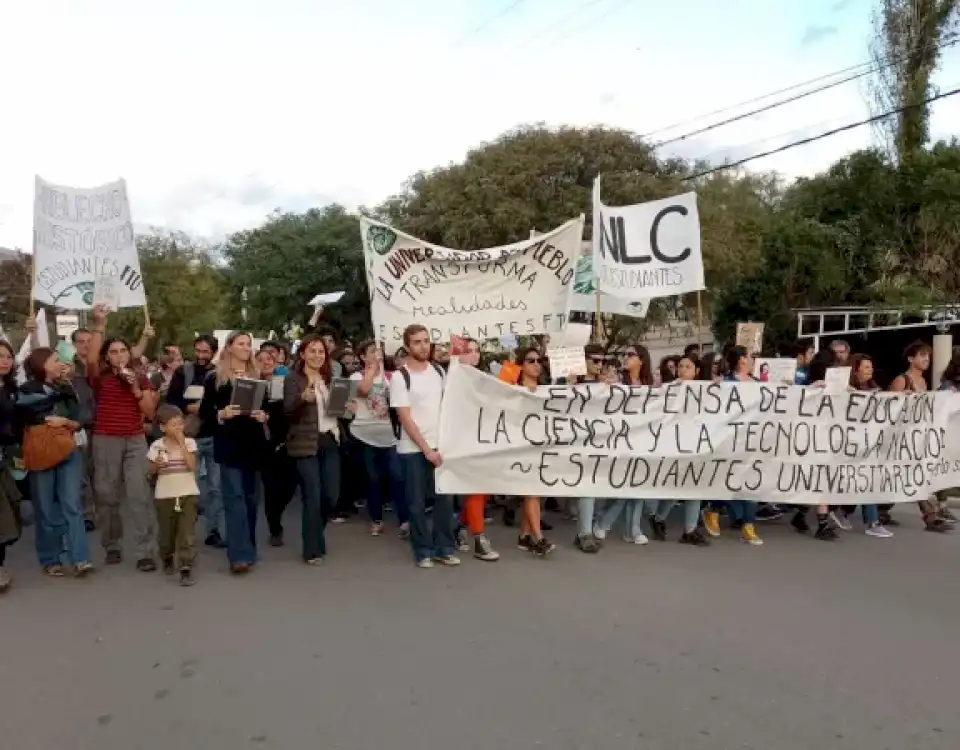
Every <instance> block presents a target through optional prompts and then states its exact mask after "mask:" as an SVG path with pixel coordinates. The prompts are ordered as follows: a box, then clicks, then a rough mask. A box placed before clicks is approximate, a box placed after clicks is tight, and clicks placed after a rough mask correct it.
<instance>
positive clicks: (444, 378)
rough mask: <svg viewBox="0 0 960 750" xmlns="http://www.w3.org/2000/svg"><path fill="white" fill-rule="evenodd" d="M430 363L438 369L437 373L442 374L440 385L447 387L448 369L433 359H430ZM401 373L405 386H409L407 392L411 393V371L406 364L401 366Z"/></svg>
mask: <svg viewBox="0 0 960 750" xmlns="http://www.w3.org/2000/svg"><path fill="white" fill-rule="evenodd" d="M430 364H431V365H433V369H434V370H436V371H437V375H439V376H440V387H441V389H442V388H444V387H446V385H447V373H446V371H445V370H444V369H443V368H442V367H441V366H440V365H438V364H437V363H436V362H434V361H433V360H432V359H431V360H430ZM400 375H401V377H402V378H403V384H404V385H405V386H407V392H408V393H409V392H410V371H409V370H407V366H406V365H404V366H403V367H401V368H400Z"/></svg>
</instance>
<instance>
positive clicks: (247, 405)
mask: <svg viewBox="0 0 960 750" xmlns="http://www.w3.org/2000/svg"><path fill="white" fill-rule="evenodd" d="M266 392H267V384H266V382H265V381H263V380H254V379H253V378H237V379H236V380H235V381H234V383H233V393H231V394H230V406H234V407H236V408H237V409H239V410H240V411H242V412H243V413H244V414H249V413H250V412H253V411H259V410H260V409H262V408H263V397H264V395H265V394H266Z"/></svg>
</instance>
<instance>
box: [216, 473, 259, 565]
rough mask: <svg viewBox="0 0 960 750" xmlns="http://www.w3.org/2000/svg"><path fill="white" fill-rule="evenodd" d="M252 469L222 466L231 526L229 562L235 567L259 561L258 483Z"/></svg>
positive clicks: (229, 530)
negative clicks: (238, 564) (239, 564)
mask: <svg viewBox="0 0 960 750" xmlns="http://www.w3.org/2000/svg"><path fill="white" fill-rule="evenodd" d="M258 479H259V472H258V471H257V470H256V469H251V468H248V467H244V468H240V467H238V466H225V465H221V466H220V487H221V489H222V490H223V515H224V519H225V520H226V524H227V560H229V561H230V564H231V565H236V564H237V563H245V564H247V565H253V563H255V562H256V561H257V484H258V482H257V480H258Z"/></svg>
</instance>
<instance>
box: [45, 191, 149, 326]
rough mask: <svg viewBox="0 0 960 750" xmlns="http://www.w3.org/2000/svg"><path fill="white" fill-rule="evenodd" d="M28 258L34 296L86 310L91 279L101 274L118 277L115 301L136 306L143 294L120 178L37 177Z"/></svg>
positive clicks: (134, 240) (128, 206) (128, 210)
mask: <svg viewBox="0 0 960 750" xmlns="http://www.w3.org/2000/svg"><path fill="white" fill-rule="evenodd" d="M33 262H34V264H35V266H36V279H37V281H36V285H35V287H34V290H33V294H34V297H35V298H36V300H37V301H38V302H45V303H47V304H50V305H56V306H57V307H61V308H64V309H67V310H88V309H90V308H91V307H92V306H93V290H94V286H95V280H96V279H97V278H98V277H102V276H107V277H113V278H115V279H117V281H118V282H119V286H120V307H139V306H142V305H143V304H144V303H145V301H146V300H145V297H144V291H143V277H142V276H141V275H140V258H139V256H138V255H137V244H136V239H135V237H134V233H133V223H132V222H131V220H130V203H129V202H128V200H127V185H126V183H125V182H124V181H123V180H118V181H117V182H111V183H109V184H107V185H101V186H100V187H95V188H72V187H64V186H62V185H52V184H51V183H49V182H46V181H45V180H42V179H41V178H40V177H37V181H36V195H35V196H34V203H33Z"/></svg>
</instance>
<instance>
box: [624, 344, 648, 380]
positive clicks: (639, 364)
mask: <svg viewBox="0 0 960 750" xmlns="http://www.w3.org/2000/svg"><path fill="white" fill-rule="evenodd" d="M620 382H622V383H623V384H624V385H646V386H652V385H653V371H652V370H651V369H650V352H649V351H647V347H645V346H628V347H627V350H626V351H625V352H624V353H623V373H622V374H621V375H620Z"/></svg>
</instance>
